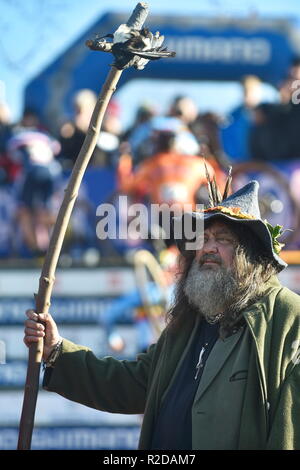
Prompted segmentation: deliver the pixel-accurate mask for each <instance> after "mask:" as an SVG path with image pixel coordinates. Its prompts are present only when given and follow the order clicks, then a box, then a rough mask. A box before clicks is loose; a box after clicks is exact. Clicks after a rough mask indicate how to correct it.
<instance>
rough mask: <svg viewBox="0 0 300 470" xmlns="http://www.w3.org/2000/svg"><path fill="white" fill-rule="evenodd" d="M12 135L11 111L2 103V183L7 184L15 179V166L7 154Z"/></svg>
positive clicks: (0, 153) (0, 160)
mask: <svg viewBox="0 0 300 470" xmlns="http://www.w3.org/2000/svg"><path fill="white" fill-rule="evenodd" d="M11 134H12V125H11V118H10V109H9V107H8V105H7V104H6V103H0V183H1V185H3V184H7V183H9V182H11V181H13V179H14V175H15V172H16V167H15V165H14V164H13V163H12V162H11V161H10V160H9V158H8V156H7V154H6V145H7V142H8V140H9V139H10V137H11Z"/></svg>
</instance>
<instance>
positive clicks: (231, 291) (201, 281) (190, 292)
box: [184, 259, 237, 323]
mask: <svg viewBox="0 0 300 470" xmlns="http://www.w3.org/2000/svg"><path fill="white" fill-rule="evenodd" d="M236 288H237V282H236V280H235V278H234V275H233V272H232V270H231V269H230V268H225V267H222V266H218V268H216V269H215V268H214V269H210V268H203V267H202V269H201V266H200V264H199V261H198V260H196V259H194V261H193V263H192V265H191V267H190V270H189V273H188V276H187V279H186V282H185V286H184V293H185V294H186V296H187V298H188V300H189V302H190V304H191V305H192V306H193V307H195V308H196V309H197V310H198V311H199V313H200V314H202V315H203V316H204V317H205V319H206V320H207V321H208V322H209V323H214V322H215V321H217V320H219V319H220V318H221V317H222V316H223V315H224V314H226V308H228V306H229V305H230V303H231V301H232V299H233V297H234V295H235V292H236Z"/></svg>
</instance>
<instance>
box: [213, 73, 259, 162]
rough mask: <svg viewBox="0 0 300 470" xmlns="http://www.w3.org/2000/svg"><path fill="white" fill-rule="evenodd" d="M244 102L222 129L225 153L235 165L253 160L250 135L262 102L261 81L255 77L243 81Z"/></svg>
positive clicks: (248, 77)
mask: <svg viewBox="0 0 300 470" xmlns="http://www.w3.org/2000/svg"><path fill="white" fill-rule="evenodd" d="M242 87H243V102H242V104H241V105H240V106H238V107H237V108H236V109H234V110H233V111H232V113H231V114H230V117H229V125H227V126H226V127H222V128H221V140H222V146H223V148H224V151H225V153H226V154H227V155H228V156H229V157H230V158H231V159H232V161H233V163H235V162H243V161H247V160H249V159H250V158H251V152H250V145H249V139H250V133H251V129H252V127H253V125H254V114H253V110H254V109H255V108H256V106H257V105H258V104H259V103H260V101H261V95H262V87H261V81H260V79H259V78H258V77H256V76H254V75H248V76H246V77H245V78H244V79H243V80H242Z"/></svg>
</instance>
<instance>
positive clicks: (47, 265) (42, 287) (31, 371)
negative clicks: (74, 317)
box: [18, 3, 148, 450]
mask: <svg viewBox="0 0 300 470" xmlns="http://www.w3.org/2000/svg"><path fill="white" fill-rule="evenodd" d="M147 15H148V6H147V4H146V3H139V4H138V5H137V6H136V7H135V9H134V11H133V13H132V15H131V16H130V18H129V20H128V22H127V23H126V25H127V26H128V27H129V28H132V29H134V30H141V28H142V26H143V24H144V21H145V19H146V17H147ZM101 44H105V42H104V43H101ZM111 49H112V48H111V47H109V48H108V49H107V50H106V51H108V50H109V51H110V50H111ZM98 50H104V51H105V49H104V48H103V49H101V46H100V47H99V48H98ZM124 68H125V67H124ZM122 71H123V69H120V68H117V67H115V66H114V65H113V66H112V67H111V70H110V72H109V74H108V76H107V79H106V81H105V83H104V85H103V87H102V90H101V93H100V95H99V97H98V99H97V103H96V105H95V109H94V111H93V114H92V117H91V121H90V124H89V128H88V131H87V135H86V137H85V140H84V142H83V145H82V148H81V150H80V152H79V155H78V157H77V160H76V162H75V165H74V168H73V171H72V174H71V176H70V180H69V183H68V186H67V189H66V191H65V196H64V199H63V202H62V205H61V207H60V210H59V213H58V216H57V220H56V222H55V225H54V229H53V232H52V235H51V239H50V243H49V248H48V251H47V254H46V257H45V261H44V265H43V268H42V273H41V277H40V281H39V290H38V293H37V294H36V295H35V304H36V312H38V313H42V312H43V313H48V310H49V307H50V300H51V293H52V288H53V284H54V281H55V270H56V266H57V262H58V258H59V255H60V252H61V247H62V244H63V241H64V237H65V233H66V229H67V226H68V223H69V220H70V216H71V213H72V209H73V206H74V203H75V201H76V198H77V195H78V190H79V187H80V183H81V181H82V178H83V175H84V172H85V170H86V167H87V165H88V163H89V160H90V158H91V156H92V153H93V151H94V149H95V146H96V144H97V141H98V136H99V132H100V128H101V123H102V120H103V116H104V114H105V111H106V108H107V105H108V103H109V100H110V98H111V96H112V94H113V93H114V91H115V89H116V86H117V83H118V80H119V79H120V76H121V74H122ZM43 344H44V343H43V338H40V339H39V341H38V343H33V344H32V345H31V346H30V348H29V356H28V368H27V376H26V384H25V391H24V399H23V408H22V415H21V420H20V427H19V440H18V450H28V449H30V446H31V438H32V431H33V426H34V415H35V408H36V401H37V395H38V388H39V376H40V366H41V361H42V356H43Z"/></svg>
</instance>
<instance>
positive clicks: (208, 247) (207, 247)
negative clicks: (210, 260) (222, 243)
mask: <svg viewBox="0 0 300 470" xmlns="http://www.w3.org/2000/svg"><path fill="white" fill-rule="evenodd" d="M203 251H204V253H217V252H218V245H217V241H216V240H215V239H214V238H210V239H209V240H207V241H206V242H205V243H204V246H203Z"/></svg>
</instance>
